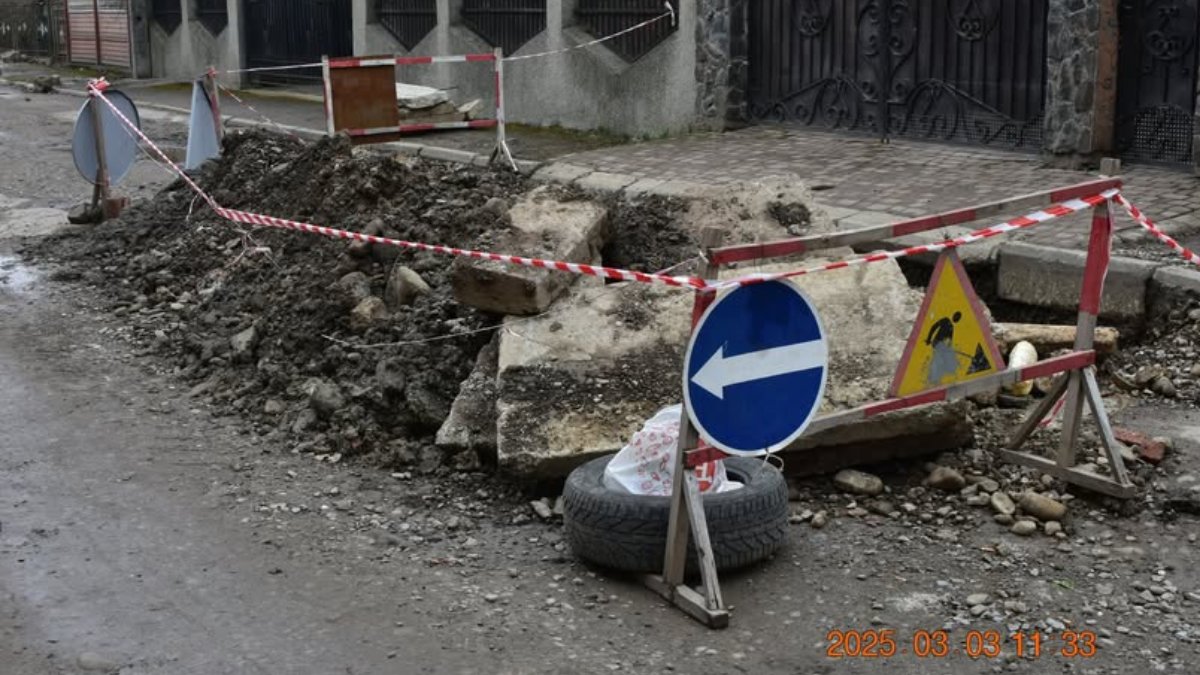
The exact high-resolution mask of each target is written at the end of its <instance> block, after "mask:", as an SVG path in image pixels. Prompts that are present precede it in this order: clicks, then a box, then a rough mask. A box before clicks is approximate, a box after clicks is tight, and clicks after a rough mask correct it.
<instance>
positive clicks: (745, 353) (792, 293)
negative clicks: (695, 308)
mask: <svg viewBox="0 0 1200 675" xmlns="http://www.w3.org/2000/svg"><path fill="white" fill-rule="evenodd" d="M828 361H829V348H828V345H827V343H826V341H825V330H824V328H823V327H822V326H821V319H820V317H818V316H817V312H816V310H815V309H814V308H813V305H812V303H811V302H810V301H809V299H808V297H807V296H805V295H804V292H803V291H801V290H800V288H799V287H798V286H796V285H795V284H794V283H792V282H790V281H786V280H780V281H767V282H763V283H758V284H752V285H749V286H740V287H738V288H736V289H734V290H733V291H730V292H729V293H727V294H726V295H723V296H721V297H719V298H717V300H716V301H714V302H713V304H712V305H711V306H709V308H708V310H707V311H705V312H704V315H703V316H702V317H701V318H700V321H699V323H697V324H696V329H695V330H694V331H693V332H692V339H691V341H690V342H689V343H688V349H687V354H686V356H685V357H684V364H683V372H684V381H683V398H684V401H685V402H686V404H687V411H688V416H689V417H690V418H691V420H692V423H693V424H695V425H696V429H697V430H698V431H699V432H700V437H701V438H703V439H704V440H705V441H707V442H708V443H709V444H711V445H712V446H714V447H717V448H720V449H721V450H724V451H725V452H728V453H730V454H734V455H761V454H763V453H764V452H775V451H778V450H782V449H783V448H785V447H787V446H788V445H789V444H791V443H792V441H794V440H796V439H797V438H799V437H800V435H801V434H803V433H804V429H805V427H807V426H808V423H809V422H810V421H812V419H813V417H814V416H815V415H816V413H817V410H818V408H820V406H821V400H822V398H823V397H824V393H825V381H826V378H827V375H828V371H829V368H828Z"/></svg>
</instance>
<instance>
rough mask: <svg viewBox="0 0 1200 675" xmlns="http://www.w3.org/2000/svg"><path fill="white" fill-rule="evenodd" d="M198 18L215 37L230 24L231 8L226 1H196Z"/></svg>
mask: <svg viewBox="0 0 1200 675" xmlns="http://www.w3.org/2000/svg"><path fill="white" fill-rule="evenodd" d="M196 17H197V18H198V19H200V23H202V24H204V27H205V28H207V29H208V32H210V33H212V34H213V35H214V36H216V35H220V34H221V31H223V30H225V26H226V25H228V24H229V6H228V5H227V4H226V3H225V0H196Z"/></svg>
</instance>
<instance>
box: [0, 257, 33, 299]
mask: <svg viewBox="0 0 1200 675" xmlns="http://www.w3.org/2000/svg"><path fill="white" fill-rule="evenodd" d="M41 278H42V276H41V274H39V273H38V272H37V270H35V269H33V268H32V267H29V266H28V265H26V264H25V263H23V262H21V260H20V259H19V258H14V257H13V256H9V255H0V289H2V290H4V291H7V292H9V293H12V294H17V295H30V294H32V292H33V291H34V289H35V288H36V286H37V283H38V282H39V281H41Z"/></svg>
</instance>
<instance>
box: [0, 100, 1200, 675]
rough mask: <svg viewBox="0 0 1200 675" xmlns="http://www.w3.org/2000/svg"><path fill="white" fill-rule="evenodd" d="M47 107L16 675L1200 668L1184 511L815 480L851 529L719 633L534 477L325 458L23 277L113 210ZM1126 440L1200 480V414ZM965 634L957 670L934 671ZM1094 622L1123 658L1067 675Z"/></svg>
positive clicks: (5, 621)
mask: <svg viewBox="0 0 1200 675" xmlns="http://www.w3.org/2000/svg"><path fill="white" fill-rule="evenodd" d="M24 98H25V97H24V96H23V95H20V94H16V93H14V92H12V91H2V92H0V139H2V140H3V143H4V147H5V150H6V153H5V154H6V156H7V157H10V158H11V157H12V156H13V155H14V154H16V153H13V152H9V150H10V149H14V148H19V155H20V157H21V160H20V161H18V162H14V161H12V160H11V159H10V160H9V161H6V162H4V163H2V165H0V240H2V241H3V243H2V244H0V385H2V386H0V420H3V433H2V434H0V672H2V673H4V674H5V675H8V674H9V673H13V674H14V675H50V674H61V673H81V672H109V673H118V672H119V673H121V675H143V674H145V675H168V674H169V675H219V674H224V673H229V674H234V673H237V674H242V673H263V674H276V673H278V674H293V673H294V674H299V675H309V674H312V675H326V674H342V673H348V674H376V673H379V674H382V673H512V674H517V673H562V672H578V673H610V672H635V673H667V672H678V673H735V672H746V673H780V674H783V673H789V674H804V675H808V674H810V673H884V672H886V673H898V674H900V675H916V674H918V673H920V674H922V675H924V674H927V673H947V674H949V673H954V674H964V673H965V674H975V673H980V674H982V673H993V672H1019V673H1052V672H1072V673H1085V674H1089V675H1101V674H1114V675H1115V674H1117V673H1122V674H1123V673H1134V672H1137V673H1143V672H1179V673H1186V672H1193V670H1194V665H1193V664H1194V663H1195V662H1196V657H1197V656H1198V652H1200V649H1198V647H1197V644H1198V643H1197V640H1198V639H1200V572H1198V571H1197V570H1196V569H1195V566H1194V561H1195V560H1196V555H1197V543H1196V539H1197V534H1198V533H1200V528H1198V527H1197V523H1196V520H1195V517H1194V516H1189V515H1186V514H1177V513H1174V512H1168V511H1166V510H1164V509H1161V508H1160V507H1159V506H1157V505H1154V504H1152V505H1151V506H1148V507H1146V508H1145V509H1142V510H1140V511H1137V512H1136V513H1134V515H1131V516H1117V515H1115V514H1113V513H1112V512H1111V511H1108V510H1106V509H1105V507H1104V505H1103V504H1101V503H1100V502H1088V501H1086V500H1084V499H1079V500H1076V501H1074V502H1073V503H1072V506H1071V509H1072V514H1073V517H1072V519H1071V520H1070V521H1069V522H1068V523H1067V527H1068V531H1067V535H1066V536H1065V537H1064V538H1057V539H1056V538H1053V537H1048V536H1041V535H1039V536H1036V537H1032V538H1020V537H1016V536H1014V535H1012V534H1011V533H1009V531H1008V529H1007V528H1006V527H1001V526H999V525H997V524H995V523H994V522H992V518H991V514H990V512H989V511H987V510H986V509H982V510H980V509H976V508H973V507H971V506H968V505H966V504H965V503H963V501H961V499H960V498H958V497H957V496H946V495H943V494H940V493H937V492H935V491H932V490H929V489H927V488H926V487H923V486H922V485H921V484H920V482H921V479H922V478H923V476H924V472H923V470H922V469H920V468H919V466H918V467H916V468H914V467H906V466H902V467H895V468H894V472H893V473H889V474H887V477H886V480H887V483H888V486H889V490H890V491H891V492H890V494H889V495H885V497H886V498H888V499H890V500H893V501H894V502H896V503H901V502H903V504H904V505H906V506H907V505H911V506H912V509H911V512H909V511H910V510H909V509H907V508H905V509H903V511H904V515H901V516H898V517H883V516H876V515H870V514H866V513H865V512H863V513H859V512H858V510H857V509H858V508H859V504H858V503H856V502H855V501H854V499H852V498H850V497H848V496H845V495H838V494H834V493H832V491H830V490H829V489H828V484H827V483H828V482H827V481H826V480H817V481H813V482H811V483H808V484H804V485H800V486H798V497H799V498H800V500H799V501H798V502H797V503H796V504H795V507H796V509H797V511H800V510H803V509H806V508H807V509H814V510H816V509H824V510H828V511H829V513H830V514H831V516H834V518H833V519H832V520H831V521H830V523H829V525H826V526H825V527H824V528H823V529H814V528H812V527H810V526H809V525H807V524H803V525H796V526H794V527H793V528H792V530H791V535H792V536H791V544H790V546H789V547H788V548H787V549H786V550H785V551H784V552H783V554H781V555H780V556H778V557H777V558H776V559H775V560H774V561H771V562H770V563H768V564H766V565H764V566H762V567H760V568H757V569H753V570H750V571H747V572H745V573H742V574H739V575H728V576H727V577H726V578H725V579H724V588H725V597H726V599H727V601H728V602H729V603H730V604H732V605H733V606H734V608H735V609H734V619H733V624H732V626H731V628H730V629H728V630H726V631H722V632H710V631H708V630H705V629H703V628H701V627H700V626H699V625H697V624H695V623H694V622H692V621H690V620H689V619H687V618H685V617H684V616H683V615H681V614H679V613H678V612H676V611H674V610H671V609H668V608H666V607H665V606H663V604H662V603H661V602H659V601H657V600H655V599H654V598H653V597H652V596H651V595H650V594H649V593H648V592H646V591H645V590H643V589H642V588H641V587H640V586H638V585H636V584H635V583H633V582H631V581H630V580H625V579H614V578H610V577H609V576H607V575H605V574H603V573H601V572H598V571H595V570H590V569H588V568H586V567H584V566H582V565H579V564H578V563H576V562H574V560H573V559H572V558H571V556H570V553H569V552H568V551H567V550H566V548H565V546H564V544H563V541H562V534H561V526H560V525H558V524H556V523H544V522H541V521H540V520H538V519H537V517H536V516H534V515H533V513H532V511H531V510H530V509H529V507H528V503H527V502H528V498H529V497H528V495H525V494H523V493H522V492H521V490H520V486H515V485H512V484H509V483H507V482H505V481H504V480H502V479H498V478H495V477H493V476H490V475H486V474H466V475H459V474H452V473H451V474H447V473H443V474H440V475H430V476H420V475H416V476H414V475H409V474H395V475H392V474H388V473H384V472H381V471H379V470H377V469H374V468H371V467H367V466H353V465H351V466H347V465H345V464H344V463H341V462H338V463H330V462H329V461H316V460H315V459H314V457H313V456H311V455H302V454H294V453H293V452H292V448H290V447H288V446H286V445H284V444H283V443H282V442H277V441H272V440H268V439H266V438H265V437H262V436H258V435H255V433H254V432H253V430H252V429H251V428H250V427H249V426H248V425H246V424H244V423H243V422H241V421H240V420H239V419H238V418H236V417H218V416H215V415H214V413H213V410H212V409H211V408H210V407H209V406H208V405H207V403H206V402H205V399H204V396H203V394H202V393H198V392H196V393H195V395H193V392H189V391H186V390H184V389H183V387H182V386H181V385H180V384H179V381H178V380H177V379H176V378H175V377H174V375H173V374H172V373H171V372H170V371H169V370H168V369H167V368H166V367H165V366H164V363H163V362H161V361H159V360H157V359H156V358H155V357H154V356H153V355H150V354H145V353H142V352H140V351H139V350H138V348H137V347H135V346H134V345H132V344H131V343H130V342H129V340H128V338H129V331H128V329H127V328H126V327H125V325H124V324H123V323H122V319H121V318H120V317H118V316H115V315H114V314H112V313H110V312H106V311H104V310H105V303H104V298H103V297H100V296H101V294H97V293H96V292H95V291H94V290H92V289H88V288H85V287H81V286H75V285H71V284H68V283H65V282H60V281H55V280H54V279H55V278H56V277H54V276H53V274H54V271H53V270H48V269H37V268H31V267H27V266H25V265H24V264H23V263H22V262H20V261H19V259H18V258H17V257H16V255H15V253H14V250H15V248H16V246H17V243H16V242H15V240H14V239H13V236H14V235H15V234H20V235H32V234H39V233H47V232H48V231H49V230H50V229H53V228H54V227H58V226H61V225H60V221H59V220H56V219H55V218H54V217H53V215H54V214H52V213H46V212H43V213H41V214H40V215H39V214H34V213H31V212H30V211H28V209H32V208H37V207H45V206H57V207H62V206H64V205H67V204H70V203H72V202H73V201H75V200H76V199H78V197H79V195H81V194H83V193H84V190H83V189H81V188H83V187H84V186H81V184H80V182H79V180H78V178H77V177H76V175H75V174H74V173H73V169H71V168H70V164H69V161H70V160H69V156H67V155H65V153H64V151H63V149H62V144H63V139H62V134H61V132H62V131H63V126H62V125H61V124H58V123H48V122H47V120H58V119H60V118H64V116H66V115H67V114H68V113H70V112H71V111H72V110H73V109H74V108H75V107H76V106H77V105H78V101H77V100H76V99H64V98H62V97H34V98H33V99H31V100H30V101H24V100H23V99H24ZM64 124H65V122H64ZM159 131H162V132H164V133H176V134H178V133H179V130H178V129H174V130H173V131H172V130H168V129H166V128H163V129H160V130H159ZM18 144H19V145H18ZM147 168H154V167H153V166H150V167H147ZM155 180H158V181H161V179H160V178H156V179H150V178H147V179H146V180H145V182H144V183H143V184H145V185H147V186H153V185H155V184H161V182H159V183H155ZM147 189H150V187H148V188H147ZM18 197H19V198H21V199H22V200H24V201H18V200H17V199H16V198H18ZM35 215H36V216H37V217H34V216H35ZM14 222H21V223H23V225H21V227H20V228H15V227H12V226H11V224H12V223H14ZM1123 419H1124V420H1125V421H1127V422H1128V423H1131V424H1136V425H1137V426H1138V428H1141V429H1145V430H1146V431H1147V432H1149V433H1152V434H1160V433H1167V434H1170V435H1172V436H1174V437H1175V439H1176V457H1177V460H1176V462H1177V463H1175V464H1173V465H1171V467H1172V468H1171V475H1168V474H1167V473H1163V474H1162V476H1161V478H1160V479H1156V480H1161V482H1162V484H1163V486H1164V487H1163V489H1164V490H1166V489H1167V488H1168V487H1170V485H1169V483H1170V482H1171V481H1173V480H1177V479H1180V476H1187V475H1190V474H1191V473H1194V472H1195V462H1196V457H1197V453H1198V452H1200V446H1198V445H1197V440H1198V439H1200V430H1198V426H1200V420H1198V419H1197V415H1196V413H1195V412H1194V411H1187V410H1174V411H1168V412H1164V411H1163V410H1161V409H1159V408H1157V407H1155V406H1154V405H1152V404H1151V405H1141V406H1134V407H1131V408H1129V409H1128V410H1127V411H1126V412H1125V413H1123ZM971 452H972V453H975V454H974V455H971V454H969V453H967V454H964V457H983V456H984V453H983V451H982V450H979V449H974V450H972V451H971ZM971 461H973V460H971ZM1005 476H1007V474H1005ZM1135 511H1136V510H1135ZM981 594H982V595H984V596H986V597H985V598H982V599H981V598H979V597H975V598H972V600H974V601H977V602H968V598H969V597H970V596H973V595H981ZM976 606H978V607H981V608H982V609H980V610H976V609H975V607H976ZM943 629H944V630H946V631H948V632H947V635H948V636H949V639H950V644H949V647H948V651H947V652H946V654H945V655H944V656H940V657H939V656H926V657H925V658H921V657H918V656H916V655H915V654H913V653H911V652H913V651H918V647H919V646H920V645H919V644H918V642H919V640H920V636H921V635H924V634H923V633H921V631H940V630H943ZM872 630H874V631H883V630H891V631H894V634H893V637H894V639H895V640H896V641H897V642H898V651H897V653H896V654H895V655H894V656H892V657H890V658H844V659H836V658H831V656H830V653H829V652H830V642H829V639H830V633H831V631H872ZM970 631H981V633H979V634H978V635H979V636H980V639H984V640H986V639H988V637H987V636H988V633H987V631H993V632H995V634H996V635H1001V634H1002V635H1004V636H1007V635H1008V634H1009V633H1010V632H1021V633H1026V634H1032V633H1034V632H1038V631H1043V632H1045V634H1047V635H1051V636H1054V637H1057V638H1059V639H1058V640H1057V642H1054V641H1048V642H1047V643H1046V645H1045V646H1044V647H1043V650H1042V652H1041V654H1040V655H1039V656H1038V657H1036V658H1035V657H1033V656H1031V655H1029V654H1028V653H1027V654H1026V657H1025V658H1023V659H1022V658H1017V656H1016V651H1015V650H1016V645H1015V643H1014V642H1012V641H1011V640H1007V639H1006V640H1005V641H1004V643H1003V645H1001V646H1002V649H1003V654H1002V655H1001V656H998V657H996V658H977V659H972V658H970V657H969V656H968V655H967V654H966V653H965V652H966V651H967V650H968V648H969V645H968V636H969V635H971V633H970ZM1071 631H1081V632H1087V634H1088V635H1090V636H1091V637H1089V638H1086V640H1091V641H1094V643H1095V648H1096V651H1095V653H1094V655H1093V656H1090V657H1074V658H1072V657H1067V656H1063V655H1062V652H1063V649H1064V640H1063V639H1062V637H1063V635H1064V634H1065V633H1068V632H1071ZM903 650H907V652H909V653H905V652H904V651H903Z"/></svg>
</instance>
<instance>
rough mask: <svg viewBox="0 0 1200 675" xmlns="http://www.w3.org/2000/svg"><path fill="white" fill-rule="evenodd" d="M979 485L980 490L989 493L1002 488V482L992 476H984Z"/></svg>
mask: <svg viewBox="0 0 1200 675" xmlns="http://www.w3.org/2000/svg"><path fill="white" fill-rule="evenodd" d="M978 485H979V489H980V490H982V491H984V492H986V493H988V494H991V493H993V492H995V491H997V490H999V489H1000V484H999V483H997V482H996V481H994V480H992V479H991V478H984V479H983V480H981V481H979V483H978Z"/></svg>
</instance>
